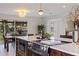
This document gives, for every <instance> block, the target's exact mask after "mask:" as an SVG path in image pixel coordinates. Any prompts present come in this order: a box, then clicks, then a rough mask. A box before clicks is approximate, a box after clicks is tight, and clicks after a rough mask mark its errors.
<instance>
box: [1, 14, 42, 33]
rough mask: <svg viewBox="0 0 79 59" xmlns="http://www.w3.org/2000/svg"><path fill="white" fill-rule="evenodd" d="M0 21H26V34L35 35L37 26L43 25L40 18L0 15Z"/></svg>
mask: <svg viewBox="0 0 79 59" xmlns="http://www.w3.org/2000/svg"><path fill="white" fill-rule="evenodd" d="M0 20H9V21H13V20H17V21H27V29H28V34H36V33H37V26H38V25H40V24H43V23H42V22H43V21H42V19H41V18H40V17H30V16H29V17H28V16H27V17H25V18H21V17H18V16H8V15H7V16H6V15H0Z"/></svg>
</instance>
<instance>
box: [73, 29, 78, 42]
mask: <svg viewBox="0 0 79 59" xmlns="http://www.w3.org/2000/svg"><path fill="white" fill-rule="evenodd" d="M77 41H78V31H77V30H75V31H74V32H73V42H77Z"/></svg>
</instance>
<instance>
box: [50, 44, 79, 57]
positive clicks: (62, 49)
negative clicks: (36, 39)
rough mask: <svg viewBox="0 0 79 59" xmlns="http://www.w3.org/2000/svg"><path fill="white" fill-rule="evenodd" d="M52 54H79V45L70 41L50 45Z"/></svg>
mask: <svg viewBox="0 0 79 59" xmlns="http://www.w3.org/2000/svg"><path fill="white" fill-rule="evenodd" d="M50 48H51V49H52V52H51V55H54V56H79V46H78V45H76V43H68V44H63V45H57V46H50Z"/></svg>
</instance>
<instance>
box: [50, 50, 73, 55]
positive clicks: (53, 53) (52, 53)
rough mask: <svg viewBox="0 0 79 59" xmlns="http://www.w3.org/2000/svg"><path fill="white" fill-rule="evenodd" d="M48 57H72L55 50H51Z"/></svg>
mask: <svg viewBox="0 0 79 59" xmlns="http://www.w3.org/2000/svg"><path fill="white" fill-rule="evenodd" d="M49 55H50V56H73V55H71V54H68V53H65V52H61V51H58V50H55V49H51V52H50V53H49Z"/></svg>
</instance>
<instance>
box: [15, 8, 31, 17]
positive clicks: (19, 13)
mask: <svg viewBox="0 0 79 59" xmlns="http://www.w3.org/2000/svg"><path fill="white" fill-rule="evenodd" d="M16 12H17V13H18V15H19V16H20V17H25V16H26V15H27V14H28V12H29V11H28V10H27V9H18V10H16Z"/></svg>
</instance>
